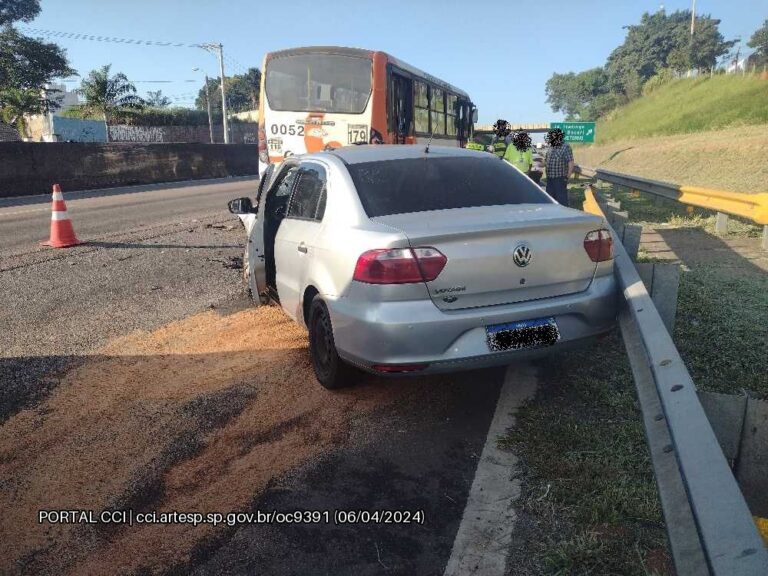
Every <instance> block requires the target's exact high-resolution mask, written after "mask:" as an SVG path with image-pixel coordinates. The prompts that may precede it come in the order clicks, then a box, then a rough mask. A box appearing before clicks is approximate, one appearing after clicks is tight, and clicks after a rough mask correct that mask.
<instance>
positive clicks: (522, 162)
mask: <svg viewBox="0 0 768 576" xmlns="http://www.w3.org/2000/svg"><path fill="white" fill-rule="evenodd" d="M504 160H506V161H507V162H509V163H510V164H512V166H514V167H515V168H517V169H518V170H520V172H522V173H523V174H528V173H529V172H530V170H531V164H532V163H533V153H532V152H531V137H530V136H529V135H528V132H523V131H521V132H515V133H514V135H513V136H512V146H508V147H507V151H506V152H505V153H504Z"/></svg>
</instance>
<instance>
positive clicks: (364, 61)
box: [265, 54, 371, 114]
mask: <svg viewBox="0 0 768 576" xmlns="http://www.w3.org/2000/svg"><path fill="white" fill-rule="evenodd" d="M265 84H266V92H267V100H268V101H269V107H270V108H271V109H272V110H281V111H291V112H337V113H343V114H360V113H362V112H363V111H364V110H365V107H366V105H367V103H368V98H369V97H370V95H371V60H370V59H368V58H361V57H357V56H346V55H341V54H294V55H290V56H281V57H278V58H273V59H272V60H269V62H268V63H267V77H266V80H265Z"/></svg>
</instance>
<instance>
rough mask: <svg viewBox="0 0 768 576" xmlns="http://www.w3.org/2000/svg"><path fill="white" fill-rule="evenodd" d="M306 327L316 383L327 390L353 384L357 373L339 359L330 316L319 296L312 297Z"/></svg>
mask: <svg viewBox="0 0 768 576" xmlns="http://www.w3.org/2000/svg"><path fill="white" fill-rule="evenodd" d="M307 326H308V328H309V355H310V357H311V358H312V368H313V369H314V371H315V377H316V378H317V381H318V382H320V384H322V385H323V386H324V387H325V388H327V389H329V390H335V389H338V388H344V387H346V386H351V385H352V384H354V383H355V380H356V379H357V377H358V376H359V372H358V371H357V370H356V369H355V368H353V367H352V366H350V365H349V364H347V363H346V362H344V361H343V360H342V359H341V358H340V357H339V354H338V352H337V351H336V343H335V341H334V339H333V327H332V326H331V316H330V314H329V313H328V307H327V306H326V305H325V302H323V300H322V298H320V295H319V294H318V295H316V296H315V297H314V299H313V300H312V304H311V305H310V307H309V316H308V321H307Z"/></svg>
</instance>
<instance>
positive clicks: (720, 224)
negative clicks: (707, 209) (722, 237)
mask: <svg viewBox="0 0 768 576" xmlns="http://www.w3.org/2000/svg"><path fill="white" fill-rule="evenodd" d="M727 233H728V214H723V213H722V212H718V213H717V216H716V217H715V234H727Z"/></svg>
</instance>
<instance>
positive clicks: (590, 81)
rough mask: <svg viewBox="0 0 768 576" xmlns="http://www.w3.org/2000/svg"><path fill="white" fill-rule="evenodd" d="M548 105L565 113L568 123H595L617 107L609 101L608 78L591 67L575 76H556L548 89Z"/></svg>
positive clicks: (546, 89)
mask: <svg viewBox="0 0 768 576" xmlns="http://www.w3.org/2000/svg"><path fill="white" fill-rule="evenodd" d="M545 91H546V94H547V102H549V103H550V105H551V106H552V110H554V111H555V112H563V113H564V114H565V115H566V119H567V120H594V119H596V118H597V117H598V116H600V115H601V114H602V113H603V112H605V111H606V110H605V109H606V107H611V108H612V107H614V106H615V102H614V99H612V98H608V94H609V90H608V76H607V74H606V72H605V70H604V69H603V68H592V69H590V70H585V71H584V72H579V73H578V74H575V73H573V72H569V73H567V74H553V75H552V77H551V78H550V79H549V80H548V81H547V85H546V88H545Z"/></svg>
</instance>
